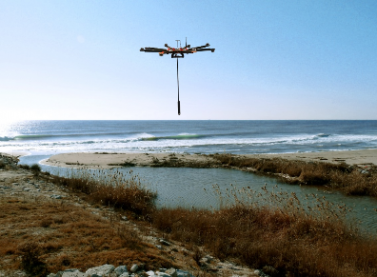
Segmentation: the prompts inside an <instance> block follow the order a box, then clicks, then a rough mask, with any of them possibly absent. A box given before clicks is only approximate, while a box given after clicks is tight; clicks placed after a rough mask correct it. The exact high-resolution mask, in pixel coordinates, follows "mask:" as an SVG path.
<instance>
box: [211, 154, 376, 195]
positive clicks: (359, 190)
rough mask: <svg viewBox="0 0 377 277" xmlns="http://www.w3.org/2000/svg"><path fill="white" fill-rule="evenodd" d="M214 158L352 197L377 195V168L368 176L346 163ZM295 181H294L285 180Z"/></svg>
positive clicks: (373, 167) (222, 162)
mask: <svg viewBox="0 0 377 277" xmlns="http://www.w3.org/2000/svg"><path fill="white" fill-rule="evenodd" d="M212 157H213V158H214V159H216V160H217V161H219V162H220V164H221V165H222V166H224V167H236V168H239V169H243V168H247V167H252V168H254V169H256V170H257V172H259V173H261V174H265V173H269V174H270V173H277V174H279V173H282V174H288V175H289V176H291V177H298V178H296V179H295V180H294V181H293V182H299V183H302V184H307V185H316V186H323V185H326V186H328V187H332V188H335V189H340V190H342V191H343V192H345V193H346V194H349V195H368V196H374V197H376V196H377V167H375V166H370V168H369V170H368V173H362V170H361V169H360V168H358V167H356V166H348V165H347V164H345V163H340V164H332V163H324V162H317V163H313V162H308V163H307V162H303V161H290V160H284V159H280V158H274V159H259V158H245V157H241V156H235V155H231V154H215V155H212ZM282 180H285V181H287V182H292V180H290V179H282Z"/></svg>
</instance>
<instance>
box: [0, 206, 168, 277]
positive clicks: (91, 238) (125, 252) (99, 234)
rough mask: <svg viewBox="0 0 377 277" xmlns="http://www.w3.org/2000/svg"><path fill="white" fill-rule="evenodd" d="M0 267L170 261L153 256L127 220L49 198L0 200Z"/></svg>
mask: <svg viewBox="0 0 377 277" xmlns="http://www.w3.org/2000/svg"><path fill="white" fill-rule="evenodd" d="M0 233H1V239H0V245H1V247H0V267H1V268H2V269H5V270H6V269H8V270H10V269H14V268H17V267H20V268H22V269H24V270H26V271H27V272H28V273H29V274H31V275H32V276H46V273H47V272H57V271H59V270H64V269H67V268H79V269H81V270H83V271H84V270H86V269H88V268H89V267H93V266H98V265H100V264H105V263H110V264H114V265H119V264H126V265H127V266H131V265H132V263H134V262H144V263H145V264H146V267H147V268H153V269H155V268H158V267H154V266H160V267H170V266H173V265H174V264H172V262H170V261H168V260H167V259H165V258H163V257H159V256H157V255H155V256H154V255H153V254H152V253H154V252H157V251H156V250H155V248H154V247H152V248H151V246H150V245H147V244H145V243H143V241H142V239H141V238H140V236H139V234H138V233H137V232H136V231H135V230H134V227H133V225H127V224H122V223H120V222H119V221H115V219H113V220H112V221H110V220H105V219H103V218H102V217H100V216H98V215H95V214H92V213H91V212H89V211H88V210H86V209H83V208H82V207H80V206H76V205H71V204H63V205H57V204H55V203H54V202H53V201H51V202H42V203H35V202H27V203H18V202H11V203H6V202H0Z"/></svg>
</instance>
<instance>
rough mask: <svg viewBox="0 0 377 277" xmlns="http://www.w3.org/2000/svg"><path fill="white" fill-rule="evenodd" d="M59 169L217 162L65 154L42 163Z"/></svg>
mask: <svg viewBox="0 0 377 277" xmlns="http://www.w3.org/2000/svg"><path fill="white" fill-rule="evenodd" d="M41 163H42V164H45V165H50V166H59V167H78V166H85V167H101V168H109V167H114V166H156V167H157V166H172V167H174V166H179V167H190V166H193V167H210V165H211V164H215V163H216V161H215V160H214V159H213V158H212V157H209V156H206V155H200V154H199V155H198V154H174V153H106V152H105V153H64V154H58V155H54V156H52V157H50V158H49V159H47V160H44V161H42V162H41Z"/></svg>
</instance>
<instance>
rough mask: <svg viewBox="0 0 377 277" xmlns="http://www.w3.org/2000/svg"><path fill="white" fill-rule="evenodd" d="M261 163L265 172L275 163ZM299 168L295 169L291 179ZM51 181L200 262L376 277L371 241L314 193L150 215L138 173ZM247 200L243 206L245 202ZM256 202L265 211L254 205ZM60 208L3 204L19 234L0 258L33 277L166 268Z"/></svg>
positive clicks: (130, 238) (4, 221)
mask: <svg viewBox="0 0 377 277" xmlns="http://www.w3.org/2000/svg"><path fill="white" fill-rule="evenodd" d="M249 166H250V164H249ZM253 166H257V165H256V164H253ZM265 166H266V168H267V167H268V168H269V170H270V169H271V168H272V167H273V166H272V165H271V164H270V165H265ZM274 166H276V165H274ZM313 166H317V165H313ZM297 167H298V168H299V166H297ZM281 168H283V164H281ZM292 170H293V169H292ZM300 170H301V171H300ZM318 170H319V169H318ZM322 170H329V171H330V172H332V171H334V173H331V174H334V175H335V172H341V171H347V170H349V169H348V168H343V167H342V166H339V167H338V168H336V166H334V167H333V168H332V169H322ZM299 171H300V172H299ZM303 172H305V171H303V170H302V169H301V168H299V169H297V173H296V176H302V174H303ZM314 172H316V171H314ZM352 172H353V170H352V171H351V172H349V174H352ZM308 174H309V173H308ZM313 174H314V173H313ZM354 174H356V173H354ZM304 176H305V175H304ZM49 178H50V180H52V181H53V182H55V183H56V184H58V185H60V186H62V187H64V188H65V189H67V190H70V191H71V192H72V193H73V194H76V196H78V197H80V198H81V199H84V198H85V200H87V201H90V202H92V203H93V204H95V205H98V206H99V207H101V206H102V205H103V206H107V207H111V208H115V209H117V210H118V211H124V212H127V213H130V214H131V215H133V219H134V220H140V221H142V224H149V225H151V226H153V227H155V228H157V229H158V230H160V231H162V232H164V233H165V236H166V237H170V238H171V239H175V240H178V241H181V242H182V243H185V244H187V245H191V248H192V249H193V252H194V255H193V257H192V258H193V260H194V261H195V262H196V263H197V264H198V266H200V265H201V263H200V259H201V255H202V253H205V252H206V251H209V252H210V253H212V255H214V256H216V257H218V258H220V259H225V258H226V259H232V260H233V262H235V263H239V264H244V265H248V266H250V267H254V268H263V267H265V266H272V267H274V268H275V269H276V270H277V271H278V272H279V273H276V275H275V276H329V277H330V276H331V277H338V276H339V277H344V276H360V277H363V276H377V263H376V261H377V240H376V239H375V238H366V237H363V236H361V235H360V234H359V233H358V231H357V228H356V227H355V226H349V225H347V224H345V221H344V215H345V212H346V207H343V206H338V205H333V204H331V203H329V202H327V201H326V200H325V199H319V198H316V197H315V195H313V198H312V201H313V202H315V203H316V205H313V206H312V207H310V208H308V207H306V206H305V207H304V206H303V205H302V204H301V202H300V200H299V199H298V198H297V197H296V195H295V194H294V193H292V194H290V195H288V194H286V193H284V192H278V193H272V192H269V191H267V189H266V188H264V193H263V194H258V195H255V194H254V192H253V191H250V190H242V191H237V190H234V192H233V196H234V198H235V200H236V201H235V202H236V204H235V205H233V206H231V207H223V208H221V209H219V210H215V211H210V210H196V209H191V210H189V209H183V208H164V209H156V208H155V205H154V199H155V197H156V194H155V193H153V192H151V191H148V190H147V189H145V188H144V187H143V186H142V184H141V183H140V180H139V179H138V178H137V176H136V177H135V176H134V177H127V176H123V175H122V174H121V173H120V172H115V173H114V174H113V175H108V174H107V173H106V171H101V170H100V171H88V170H81V171H80V170H79V171H75V173H74V174H72V176H70V177H69V178H63V177H58V176H50V177H49ZM332 178H333V177H332ZM245 197H246V198H247V199H248V201H247V202H246V201H243V199H244V198H245ZM259 199H263V200H264V201H268V202H269V205H268V206H263V205H260V204H258V203H260V201H259ZM36 201H37V200H36ZM60 203H61V204H56V203H55V204H54V203H50V202H43V203H34V204H33V203H23V202H20V201H15V202H12V201H8V202H6V203H0V205H1V209H0V226H3V227H1V228H5V227H4V226H8V225H10V224H13V228H14V229H15V230H19V231H18V232H17V233H16V234H14V235H12V236H4V234H6V233H7V232H9V231H4V230H2V231H1V232H2V237H1V239H0V244H1V245H2V247H1V249H0V256H9V257H13V259H15V257H21V262H20V265H21V266H22V267H23V268H24V269H26V270H28V271H29V272H31V273H32V271H33V270H36V271H37V272H33V274H34V276H43V274H44V273H45V272H46V270H47V269H48V271H49V272H56V271H58V270H60V269H63V268H72V267H75V268H81V269H83V268H84V269H85V268H88V267H91V266H95V265H98V264H104V263H112V264H115V265H117V264H121V263H126V264H130V263H131V262H132V261H136V260H137V259H138V261H139V262H140V261H146V260H147V261H148V266H151V267H152V266H155V267H169V266H171V265H173V262H172V261H168V260H166V259H164V258H163V257H161V256H159V255H158V253H156V255H155V256H153V257H151V256H150V254H146V252H145V251H143V247H146V246H145V245H144V244H143V242H142V241H141V240H140V238H138V236H137V234H133V233H132V228H128V229H127V227H124V225H122V226H123V227H121V225H117V224H115V222H116V221H111V220H110V222H109V221H105V220H103V219H101V218H100V217H99V216H96V215H94V214H92V213H90V212H89V211H86V210H85V209H83V208H78V207H76V206H74V205H70V206H68V205H64V201H63V202H60ZM246 203H251V204H246ZM41 211H43V215H42V212H41ZM26 217H29V218H30V217H31V218H33V224H34V225H35V226H37V227H38V228H40V229H41V230H44V231H41V232H40V234H41V235H40V236H38V238H37V239H36V238H35V236H32V235H31V234H30V233H29V232H28V228H30V227H31V226H28V225H25V224H24V223H23V218H26ZM29 222H30V221H29ZM111 222H112V223H111ZM34 225H33V226H34ZM35 226H34V227H35ZM124 228H126V229H124ZM24 241H27V244H26V245H25V244H24ZM203 248H204V249H205V251H203V250H202V249H203ZM62 249H64V250H65V251H64V252H63V251H62ZM64 253H65V254H64ZM67 253H69V254H67ZM148 255H149V256H148ZM147 256H148V257H147ZM203 270H204V269H203ZM38 274H39V275H38Z"/></svg>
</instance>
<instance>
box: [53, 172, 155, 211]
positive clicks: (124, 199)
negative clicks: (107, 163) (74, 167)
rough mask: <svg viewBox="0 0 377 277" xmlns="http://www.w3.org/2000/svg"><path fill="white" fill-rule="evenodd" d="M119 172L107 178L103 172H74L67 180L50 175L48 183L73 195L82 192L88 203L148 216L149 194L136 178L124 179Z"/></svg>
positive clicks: (150, 195)
mask: <svg viewBox="0 0 377 277" xmlns="http://www.w3.org/2000/svg"><path fill="white" fill-rule="evenodd" d="M125 177H126V176H124V175H123V173H121V172H118V171H117V172H115V173H114V174H112V175H108V173H106V172H105V171H102V170H99V171H94V172H93V171H92V172H88V171H86V170H84V169H81V170H78V171H75V172H74V173H72V176H71V177H70V178H64V177H58V176H53V177H52V178H53V179H52V181H53V182H54V183H56V184H58V185H60V186H63V187H65V188H68V189H69V190H71V191H74V192H80V193H84V194H85V195H86V196H87V199H88V200H91V201H93V202H96V203H100V204H102V205H105V206H111V207H114V208H120V209H123V210H129V211H132V212H134V213H136V214H137V215H142V216H148V214H150V213H151V212H152V210H153V209H154V203H153V201H154V199H155V198H156V197H157V194H156V193H153V192H151V191H149V190H147V189H145V188H143V187H142V185H141V183H140V179H139V178H138V177H137V176H133V177H131V178H129V179H127V178H125Z"/></svg>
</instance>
